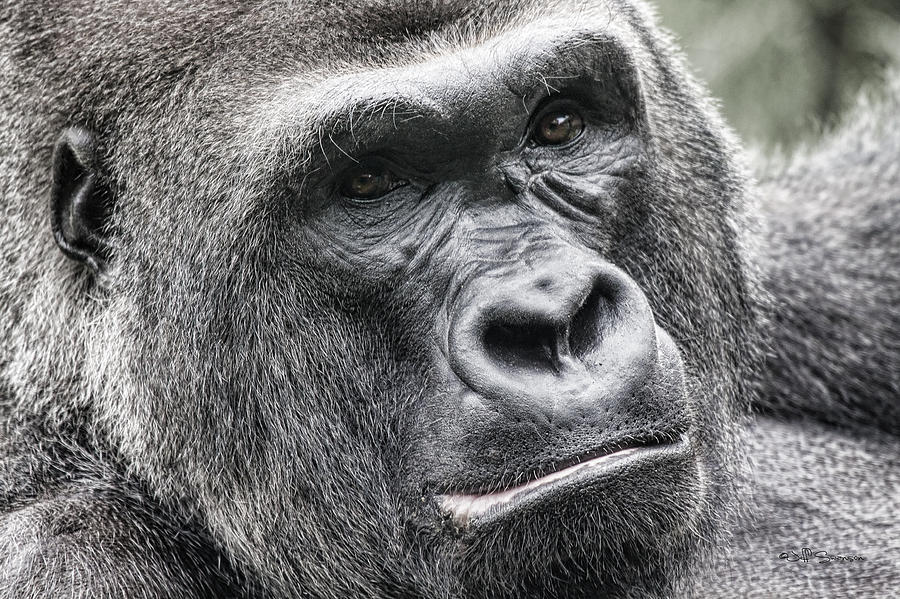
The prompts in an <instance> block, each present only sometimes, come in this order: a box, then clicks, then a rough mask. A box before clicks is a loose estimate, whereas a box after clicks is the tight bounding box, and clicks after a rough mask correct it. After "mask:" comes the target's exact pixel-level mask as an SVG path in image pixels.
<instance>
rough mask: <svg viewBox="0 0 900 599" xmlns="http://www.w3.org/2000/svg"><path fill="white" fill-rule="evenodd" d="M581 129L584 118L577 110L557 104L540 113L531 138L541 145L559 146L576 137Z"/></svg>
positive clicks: (582, 128)
mask: <svg viewBox="0 0 900 599" xmlns="http://www.w3.org/2000/svg"><path fill="white" fill-rule="evenodd" d="M582 131H584V119H583V118H582V117H581V115H580V114H579V113H578V111H577V110H575V109H574V107H571V106H557V107H555V108H553V109H551V110H548V111H546V112H545V113H544V114H543V115H541V117H540V118H539V119H538V121H537V126H536V127H535V131H534V133H533V134H532V139H533V140H534V142H535V143H537V144H539V145H542V146H560V145H563V144H566V143H569V142H570V141H572V140H573V139H575V138H577V137H578V136H579V135H581V132H582Z"/></svg>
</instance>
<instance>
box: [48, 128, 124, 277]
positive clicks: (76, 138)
mask: <svg viewBox="0 0 900 599" xmlns="http://www.w3.org/2000/svg"><path fill="white" fill-rule="evenodd" d="M96 152H97V145H96V140H95V137H94V135H93V134H92V133H90V132H89V131H85V130H84V129H80V128H77V127H72V128H68V129H66V130H65V131H63V133H62V135H60V137H59V140H58V141H57V142H56V147H55V149H54V151H53V179H52V187H51V192H50V211H51V218H52V227H53V237H54V238H55V239H56V245H58V246H59V249H61V250H62V251H63V253H64V254H65V255H66V256H68V257H69V258H72V259H73V260H78V261H79V262H84V263H86V264H87V265H88V266H90V267H91V268H92V269H93V270H94V271H95V272H99V271H100V270H101V269H102V268H103V267H104V266H105V265H106V260H107V258H108V257H109V244H108V243H107V233H108V232H107V230H106V223H107V221H108V219H109V215H110V212H111V197H110V193H109V189H108V188H107V187H106V186H105V185H104V184H103V183H102V181H101V179H100V175H99V172H98V168H97V162H96V161H97V156H96Z"/></svg>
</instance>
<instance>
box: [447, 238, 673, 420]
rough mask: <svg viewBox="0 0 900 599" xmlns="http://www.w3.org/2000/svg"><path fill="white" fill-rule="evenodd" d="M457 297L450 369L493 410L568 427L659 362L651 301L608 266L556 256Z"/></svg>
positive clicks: (481, 282)
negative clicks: (537, 415) (549, 418)
mask: <svg viewBox="0 0 900 599" xmlns="http://www.w3.org/2000/svg"><path fill="white" fill-rule="evenodd" d="M461 295H462V297H461V298H460V301H458V302H457V305H458V306H460V309H459V310H458V311H454V310H452V309H451V323H450V325H451V328H450V333H449V346H448V350H449V351H448V353H449V359H450V366H451V368H452V369H453V371H454V372H455V373H456V375H457V376H458V377H459V378H460V379H461V380H462V381H463V382H464V383H465V384H466V385H467V386H468V387H469V388H470V389H472V390H473V391H475V392H476V393H477V394H478V395H480V396H481V397H482V398H483V399H484V400H485V401H486V402H487V403H488V404H489V405H490V406H491V407H492V408H493V409H496V410H499V411H502V410H507V411H515V412H520V413H521V412H535V411H538V412H543V413H545V414H546V413H552V414H553V417H554V419H555V420H557V421H565V420H568V419H570V418H572V417H573V416H574V415H575V414H577V413H579V412H581V410H582V409H583V408H586V407H588V406H590V405H597V403H598V402H602V401H604V398H607V399H609V400H615V399H617V398H621V397H622V396H623V395H624V394H630V393H633V392H634V391H635V388H636V386H637V385H639V384H640V383H641V382H643V381H646V380H647V376H648V373H649V372H650V371H651V370H652V369H653V368H654V366H655V364H656V361H657V354H658V351H657V344H658V341H657V336H656V325H655V323H654V319H653V315H652V312H651V310H650V306H649V304H648V303H647V299H646V297H645V296H644V294H643V292H642V291H641V290H640V288H639V287H638V286H637V284H636V283H635V282H634V281H633V280H632V279H631V278H630V277H628V276H627V275H626V274H625V273H624V272H622V271H621V270H619V269H618V268H616V267H614V266H613V265H611V264H609V263H607V262H603V261H600V260H597V259H593V258H581V257H580V256H578V257H575V258H574V259H573V257H572V256H571V255H569V256H567V255H560V256H559V258H558V259H554V260H542V261H541V262H540V266H538V267H535V268H531V269H529V268H528V267H523V268H522V270H521V271H517V272H514V273H504V274H500V275H497V276H490V275H488V276H483V277H480V278H478V279H476V280H474V281H472V282H470V283H469V284H468V288H467V289H466V290H465V292H464V293H463V294H461Z"/></svg>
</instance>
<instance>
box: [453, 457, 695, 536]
mask: <svg viewBox="0 0 900 599" xmlns="http://www.w3.org/2000/svg"><path fill="white" fill-rule="evenodd" d="M682 445H684V441H681V442H678V443H674V444H666V445H651V446H645V447H629V448H628V449H623V450H621V451H617V452H615V453H610V454H607V455H603V456H600V457H597V458H593V459H590V460H586V461H584V462H581V463H580V464H575V465H574V466H569V467H568V468H563V469H562V470H558V471H556V472H553V473H552V474H548V475H547V476H543V477H541V478H538V479H536V480H533V481H531V482H529V483H526V484H524V485H521V486H518V487H514V488H512V489H507V490H506V491H500V492H497V493H486V494H483V495H439V496H438V497H437V499H438V502H439V504H440V506H441V508H442V509H443V511H444V512H446V513H448V514H450V516H451V517H452V518H453V520H454V521H455V522H456V523H457V524H460V525H466V524H469V523H471V522H472V521H476V520H481V519H484V518H485V517H487V516H490V515H492V514H496V513H497V512H499V511H507V510H508V509H511V508H514V507H515V506H517V505H520V504H522V503H524V502H525V501H527V500H528V499H530V498H532V497H535V496H537V495H539V494H541V493H542V492H544V491H550V490H552V489H557V488H559V487H561V486H564V485H567V484H569V483H573V482H575V481H576V480H579V481H582V480H587V479H591V478H594V477H596V476H598V475H601V474H607V473H609V472H610V471H611V470H613V469H616V467H618V466H620V465H624V464H626V463H631V462H634V461H635V460H639V459H642V458H649V457H650V456H652V455H658V454H660V453H667V452H672V451H674V450H676V449H677V448H678V447H679V446H682Z"/></svg>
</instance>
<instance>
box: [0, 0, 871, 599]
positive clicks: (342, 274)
mask: <svg viewBox="0 0 900 599" xmlns="http://www.w3.org/2000/svg"><path fill="white" fill-rule="evenodd" d="M302 4H303V6H296V3H294V4H293V5H290V6H284V7H274V6H266V7H261V6H255V5H253V4H252V3H240V4H234V3H225V4H223V5H221V6H219V5H210V6H203V7H202V9H201V8H198V7H196V6H195V5H194V4H191V6H190V7H188V5H187V4H186V5H185V7H183V10H181V11H179V10H170V9H171V7H167V9H166V11H165V12H159V13H157V12H155V11H157V10H162V9H157V8H152V7H135V6H131V5H128V4H122V5H118V4H116V3H106V4H104V5H103V6H102V7H80V6H75V7H60V6H57V5H55V4H47V5H42V4H40V3H36V4H35V5H33V6H32V5H29V6H4V8H3V9H2V12H0V25H2V26H3V29H2V30H0V31H2V32H3V34H2V35H4V36H8V38H9V40H8V41H9V43H8V44H7V47H9V48H13V50H12V51H11V57H12V58H11V60H10V64H11V65H12V66H11V67H10V71H11V73H12V74H11V75H9V76H7V75H6V72H5V71H4V72H3V73H4V74H3V77H4V79H3V80H0V89H2V90H3V91H2V92H0V102H2V103H0V106H2V108H3V111H4V112H2V113H0V114H2V115H3V117H2V118H3V120H2V121H0V132H2V135H3V137H2V138H0V142H2V143H4V145H5V146H6V147H14V148H16V149H17V152H18V153H13V154H11V156H14V157H15V159H14V160H10V161H9V162H8V163H4V165H5V166H4V169H5V170H4V171H3V172H0V175H2V176H3V177H4V185H5V187H4V189H5V190H7V189H8V190H9V191H8V193H7V192H4V193H6V198H8V199H7V200H6V201H7V202H8V205H9V206H10V207H11V208H10V214H17V215H22V218H21V219H19V220H15V221H14V220H9V221H7V224H5V225H3V227H4V228H2V229H0V231H2V236H0V241H2V243H3V248H2V249H4V250H5V251H6V253H7V255H9V256H10V258H9V259H8V260H7V262H6V263H4V269H5V270H4V271H3V273H2V274H3V277H4V278H5V279H6V280H8V281H9V282H11V283H12V284H11V285H6V284H4V286H3V287H0V290H2V291H0V293H2V295H0V306H4V307H3V308H0V327H2V329H0V330H2V332H3V335H4V337H3V345H2V349H3V354H0V367H2V370H0V377H2V378H0V397H2V400H3V401H2V402H0V422H2V426H3V428H2V429H0V430H2V431H3V434H2V436H0V441H2V444H0V480H2V481H3V482H4V484H3V487H2V491H3V493H2V495H0V597H3V598H5V597H38V596H40V597H55V596H59V597H70V596H73V595H74V596H109V597H117V596H131V595H133V594H135V593H136V592H138V591H137V590H138V589H139V592H141V593H143V595H144V596H148V597H183V596H197V597H229V596H231V597H322V598H325V597H348V596H354V597H355V596H361V597H362V596H365V597H410V598H413V597H423V598H425V597H428V598H432V597H445V598H448V599H449V598H451V597H454V598H455V597H476V598H477V597H594V596H598V595H599V596H611V597H668V596H681V594H682V593H683V592H685V589H687V588H691V587H693V586H694V584H695V583H697V584H702V585H703V586H705V587H706V588H707V589H713V588H714V587H716V584H715V581H714V583H710V582H709V580H708V579H704V578H703V577H702V576H701V574H702V573H703V572H708V571H714V570H707V569H706V568H705V565H706V564H707V561H708V560H705V559H704V556H706V555H708V554H709V552H710V550H711V549H712V548H713V546H714V542H715V539H717V538H718V535H719V534H721V533H723V532H726V530H727V529H728V528H729V527H731V525H732V523H733V522H734V520H733V518H732V514H733V513H734V512H735V505H736V500H737V496H738V494H737V493H735V489H736V487H738V485H740V484H742V483H741V480H742V479H741V478H740V472H741V465H742V454H743V453H744V451H745V450H746V448H749V447H757V446H758V445H759V446H764V445H765V444H756V445H754V444H753V443H747V444H745V443H744V441H741V440H740V439H741V437H740V435H741V431H742V430H744V427H745V425H746V424H747V423H748V422H749V408H750V406H751V403H753V402H754V401H755V399H756V395H755V392H756V390H758V389H760V388H764V387H765V384H766V383H765V382H764V381H761V380H760V378H761V377H760V374H759V373H760V372H762V369H761V365H762V364H763V351H764V348H765V329H764V326H765V324H764V323H765V321H766V318H765V316H766V308H765V306H766V297H767V296H766V292H765V290H763V289H762V288H760V286H759V281H760V280H762V281H766V278H765V273H763V276H762V277H758V276H757V271H756V267H755V265H756V264H757V258H758V257H757V256H755V255H753V251H752V250H751V249H749V248H752V247H755V246H754V245H753V244H751V243H747V241H748V239H749V238H750V236H751V230H752V227H751V226H750V224H749V222H750V220H751V216H752V215H751V214H749V212H750V210H751V209H752V204H751V203H750V201H749V198H750V197H751V195H752V193H751V192H750V191H748V186H747V182H746V180H745V178H744V174H743V173H744V167H743V165H742V163H741V159H740V155H739V154H738V153H737V150H736V148H735V147H734V145H733V143H732V142H731V140H730V138H729V137H728V134H727V133H726V130H725V128H724V126H723V125H722V123H721V122H720V120H719V118H718V117H717V115H716V114H715V113H714V112H713V111H712V110H711V109H710V108H709V106H708V103H707V102H706V101H705V100H704V99H703V97H702V95H701V94H700V92H698V91H697V88H696V85H695V84H694V83H693V82H692V81H691V80H690V78H689V77H688V76H686V75H685V74H684V68H683V66H682V65H681V63H680V62H679V61H678V58H677V57H676V56H674V49H673V48H672V47H671V46H670V45H669V44H668V42H667V41H666V38H665V36H664V35H663V34H662V33H660V32H659V31H657V30H656V29H655V27H654V26H653V25H652V24H651V23H649V22H648V20H647V19H648V18H647V16H646V14H645V13H644V12H642V9H641V7H637V8H636V7H635V6H633V5H632V4H630V3H626V2H620V1H618V0H610V1H609V2H607V3H604V4H602V5H601V6H596V5H594V6H593V7H587V8H586V7H583V6H581V5H580V4H578V5H576V4H573V6H572V7H571V9H570V11H569V12H567V11H566V10H563V9H561V8H560V7H554V8H553V10H550V9H547V8H545V7H541V6H540V5H536V6H523V5H522V3H520V2H514V3H511V4H509V5H507V4H506V3H503V2H497V3H491V4H489V5H484V6H475V5H472V4H470V3H460V4H458V5H457V4H454V3H447V2H441V3H437V4H436V5H434V6H422V5H421V4H415V5H413V4H410V5H406V4H405V3H398V2H394V3H386V4H384V5H381V4H378V3H362V4H360V5H358V6H354V5H346V6H341V7H334V6H332V4H331V3H322V4H319V3H314V2H310V3H302ZM189 8H190V9H189ZM582 10H587V12H586V13H582V12H580V11H582ZM567 15H573V16H574V15H580V16H578V18H575V19H574V22H570V21H568V20H566V19H565V18H563V19H562V20H561V21H560V20H555V19H559V18H560V16H562V17H566V16H567ZM573 18H574V17H573ZM581 22H583V23H585V24H584V25H583V27H582V26H580V25H578V23H581ZM148 23H149V24H151V26H149V27H148V26H147V24H148ZM484 40H488V42H486V43H485V42H484ZM322 73H328V74H329V77H330V78H324V79H323V75H322ZM98 82H99V83H98ZM4 83H5V84H6V85H2V84H4ZM24 98H29V99H30V100H31V101H30V102H28V103H26V102H24V101H23V99H24ZM26 106H27V109H26ZM33 114H39V115H40V116H41V118H39V119H37V120H35V119H33V117H32V116H31V115H33ZM48 194H49V203H48V201H47V198H48ZM38 200H40V201H38ZM51 233H52V235H51ZM773 239H774V238H773ZM54 241H55V243H54ZM763 263H764V264H766V262H765V261H763ZM787 268H788V269H790V266H788V267H787ZM772 289H773V288H770V289H769V291H771V290H772ZM13 290H14V291H13ZM775 299H776V300H777V299H778V298H777V297H776V298H775ZM803 333H804V332H803V331H797V332H796V336H795V337H800V336H801V335H802V334H803ZM810 359H811V360H813V361H814V360H815V358H814V357H812V358H810ZM839 375H840V372H831V373H830V374H829V376H832V377H837V376H839ZM879 389H880V388H879ZM781 391H782V392H784V389H783V388H782V389H781ZM786 395H787V393H786ZM873 395H876V397H875V398H874V401H884V402H885V405H887V402H888V400H887V399H883V396H882V395H879V394H877V393H875V394H873ZM757 403H758V402H757ZM770 407H771V409H772V410H773V411H775V412H778V411H779V409H780V408H779V407H778V406H774V407H772V406H770ZM801 411H802V408H801ZM858 424H859V425H860V426H861V427H863V428H865V427H866V426H870V425H869V424H867V423H866V422H865V418H862V419H861V420H860V422H858ZM754 426H755V425H754ZM746 430H749V431H750V433H747V434H748V435H750V436H752V435H755V434H756V433H755V432H753V431H755V430H756V429H755V428H753V426H750V427H749V428H748V429H746ZM766 430H768V429H766ZM753 438H755V437H753ZM817 438H818V437H817ZM628 449H630V450H631V451H630V452H629V453H628V454H623V456H626V457H620V458H618V459H610V460H608V461H607V462H605V464H606V465H605V466H602V467H599V468H597V469H594V470H586V471H582V472H581V474H580V475H579V476H577V477H572V478H569V479H565V480H563V481H560V482H558V483H557V484H555V485H553V486H547V487H545V488H543V490H542V491H540V492H537V493H534V494H532V495H529V496H528V498H527V500H524V501H518V502H512V503H510V504H509V505H508V506H506V507H505V508H503V509H499V510H494V511H489V512H477V513H472V514H469V516H468V517H465V514H463V513H462V511H461V508H460V507H459V504H458V503H456V504H454V503H453V500H452V499H451V500H448V497H451V498H452V497H454V496H456V497H457V498H458V497H459V496H461V495H484V494H487V493H491V492H498V491H503V490H507V489H510V488H513V487H516V486H518V485H522V484H525V483H528V482H530V481H534V480H536V479H538V478H540V477H542V476H546V475H549V474H551V473H553V472H558V471H560V470H562V469H564V468H567V467H569V466H572V465H574V464H577V463H580V462H583V461H586V460H590V459H593V458H597V457H600V456H604V455H610V454H613V453H616V452H620V451H623V450H628ZM734 530H742V531H743V530H745V528H735V529H734ZM723 580H725V577H724V576H720V577H719V578H718V579H716V581H718V582H721V581H723ZM725 586H726V588H725V590H724V591H723V592H725V593H727V591H728V589H727V585H725ZM715 592H717V591H713V590H711V591H710V596H712V595H713V594H715ZM723 596H725V595H723Z"/></svg>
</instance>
